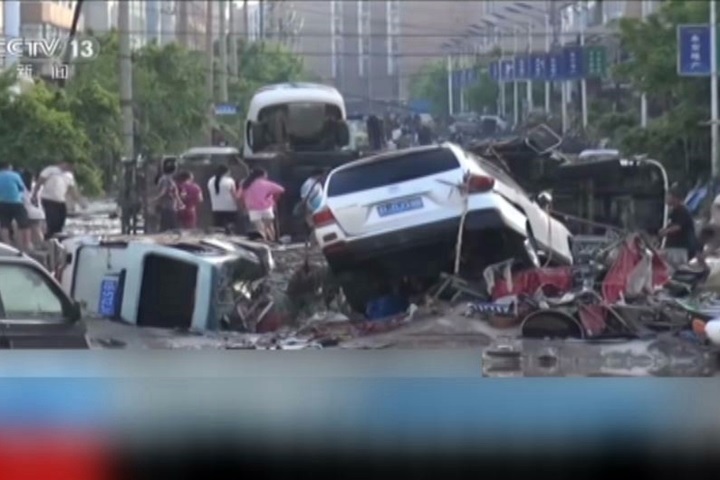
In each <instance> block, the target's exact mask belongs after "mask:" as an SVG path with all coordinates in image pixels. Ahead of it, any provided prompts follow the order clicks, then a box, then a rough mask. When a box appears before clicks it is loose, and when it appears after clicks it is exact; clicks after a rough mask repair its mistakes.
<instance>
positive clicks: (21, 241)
mask: <svg viewBox="0 0 720 480" xmlns="http://www.w3.org/2000/svg"><path fill="white" fill-rule="evenodd" d="M69 200H73V201H75V202H76V203H77V204H79V205H80V206H81V207H85V206H86V202H85V200H84V199H83V198H82V196H81V195H80V192H79V190H78V188H77V183H76V182H75V176H74V175H73V166H72V164H71V163H69V162H61V163H59V164H57V165H51V166H49V167H46V168H45V169H43V170H42V171H41V172H40V174H39V175H37V176H35V174H34V173H33V172H32V171H30V170H27V169H24V170H20V171H16V170H14V169H13V166H12V165H11V164H10V163H8V162H0V241H1V242H2V243H5V244H12V245H15V246H16V247H18V248H19V249H21V250H23V251H30V250H33V249H35V248H37V247H38V246H40V244H42V242H43V241H44V240H47V239H50V238H52V237H54V236H56V235H57V234H59V233H62V231H63V229H64V228H65V222H66V221H67V215H68V201H69Z"/></svg>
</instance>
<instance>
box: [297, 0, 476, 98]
mask: <svg viewBox="0 0 720 480" xmlns="http://www.w3.org/2000/svg"><path fill="white" fill-rule="evenodd" d="M486 3H488V2H480V1H464V2H463V1H443V2H429V1H408V0H402V1H398V0H376V1H362V0H357V1H349V0H345V1H342V0H340V1H329V2H321V1H308V2H295V8H296V11H297V14H298V16H299V17H300V18H301V20H302V22H301V25H302V27H301V28H300V29H299V33H298V48H297V52H298V53H299V54H300V55H302V56H303V57H304V59H305V65H306V66H307V67H308V68H309V69H310V70H311V71H312V72H313V73H315V74H316V75H317V77H318V78H320V79H321V80H322V81H323V82H327V83H332V84H334V85H336V86H337V87H338V88H339V89H340V90H341V91H342V93H343V94H344V95H345V97H346V101H347V102H348V103H349V104H350V105H351V106H353V107H357V109H359V110H363V109H367V107H368V106H369V105H373V108H374V110H377V109H379V108H384V106H386V105H394V104H397V103H398V102H404V101H407V100H408V99H409V83H410V81H411V79H412V77H413V75H414V74H416V73H417V72H418V71H419V70H420V69H421V68H422V67H423V66H424V65H426V64H428V63H430V62H434V61H438V60H441V59H442V58H443V57H444V55H446V52H445V50H444V49H443V46H442V45H443V43H446V42H447V41H448V40H450V39H452V38H454V37H458V36H460V35H461V34H462V32H463V30H465V29H467V28H469V27H470V26H471V25H472V23H474V22H476V21H478V20H479V19H480V18H481V16H482V15H481V8H482V6H483V4H486Z"/></svg>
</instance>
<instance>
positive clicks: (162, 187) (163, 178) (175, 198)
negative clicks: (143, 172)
mask: <svg viewBox="0 0 720 480" xmlns="http://www.w3.org/2000/svg"><path fill="white" fill-rule="evenodd" d="M176 170H177V167H176V165H175V163H174V162H163V166H162V171H161V175H160V176H159V177H158V179H157V187H158V190H159V192H158V195H157V196H156V197H155V198H153V199H152V200H151V201H152V203H154V204H155V212H156V213H157V215H158V217H159V220H160V224H159V231H160V232H167V231H168V230H176V229H177V228H178V226H179V222H178V216H177V212H178V211H179V210H180V209H181V208H182V207H183V204H182V200H181V199H180V193H179V191H178V187H177V185H176V184H175V180H174V178H173V176H174V175H175V172H176ZM46 213H47V212H46Z"/></svg>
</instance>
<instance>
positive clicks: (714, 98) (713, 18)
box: [710, 0, 720, 178]
mask: <svg viewBox="0 0 720 480" xmlns="http://www.w3.org/2000/svg"><path fill="white" fill-rule="evenodd" d="M716 22H717V2H716V0H711V1H710V73H711V75H710V102H711V104H710V111H711V117H712V118H711V119H710V120H711V122H712V123H711V124H710V142H711V157H712V160H711V161H712V176H713V178H717V175H718V171H719V170H720V165H718V140H719V138H718V134H719V133H720V130H719V128H720V125H718V70H717V69H718V64H717V25H716Z"/></svg>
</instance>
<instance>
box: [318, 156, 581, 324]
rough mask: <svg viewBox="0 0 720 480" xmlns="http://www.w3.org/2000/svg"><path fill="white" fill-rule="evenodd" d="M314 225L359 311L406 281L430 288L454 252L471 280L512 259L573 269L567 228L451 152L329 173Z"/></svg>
mask: <svg viewBox="0 0 720 480" xmlns="http://www.w3.org/2000/svg"><path fill="white" fill-rule="evenodd" d="M313 223H314V235H315V239H316V241H317V243H318V244H319V246H320V247H321V249H322V251H323V253H324V255H325V257H326V259H327V261H328V264H329V266H330V268H331V269H332V271H333V273H335V274H336V275H337V277H338V280H339V283H340V284H341V285H342V287H343V291H344V292H345V294H346V296H347V298H348V301H349V303H350V304H351V305H352V307H353V308H354V309H356V310H359V311H363V309H364V308H365V305H366V303H367V301H369V300H370V299H371V298H372V297H373V296H376V295H378V294H380V295H382V294H383V292H381V290H383V289H388V288H392V284H394V283H395V282H397V281H399V280H401V279H403V278H408V277H412V278H414V279H416V280H418V279H419V282H420V283H425V285H427V282H434V281H436V280H437V278H438V275H439V274H440V273H441V272H444V271H452V270H453V261H454V259H455V252H456V251H458V250H460V251H461V252H462V267H463V270H464V271H465V272H466V274H467V275H469V276H480V275H481V272H482V269H483V267H484V266H486V265H489V264H492V263H496V262H498V261H502V260H505V259H507V258H511V257H517V258H518V259H520V260H521V261H524V262H525V263H526V264H528V265H539V264H541V263H542V264H559V265H568V264H572V253H571V247H570V238H571V235H570V232H569V231H568V229H567V228H566V227H565V226H564V225H563V224H562V223H561V222H560V221H558V220H556V219H554V218H552V216H551V215H549V214H548V212H547V211H546V210H545V209H544V208H543V205H541V204H540V203H538V201H535V199H533V198H531V197H530V196H529V195H528V194H527V193H526V192H525V190H524V189H523V188H522V187H521V186H520V185H519V184H518V183H517V182H515V180H514V179H513V178H512V177H511V176H510V175H508V174H507V173H506V172H505V171H504V170H502V169H501V168H498V167H497V166H496V165H494V164H492V163H491V162H489V161H487V160H485V159H484V158H481V157H480V156H478V155H475V154H473V153H470V152H468V151H465V150H463V149H462V148H460V147H459V146H457V145H454V144H451V143H444V144H441V145H434V146H428V147H418V148H411V149H406V150H401V151H396V152H390V153H384V154H380V155H376V156H373V157H369V158H365V159H361V160H357V161H354V162H351V163H349V164H347V165H343V166H340V167H338V168H336V169H334V170H333V171H332V172H331V173H330V174H329V175H328V177H327V179H326V182H325V198H324V204H323V206H322V208H321V209H319V210H318V211H317V212H316V213H315V214H314V215H313ZM460 231H462V235H460V234H459V232H460ZM458 239H460V241H458ZM458 243H459V244H460V245H458ZM458 247H459V248H458ZM473 272H474V273H473Z"/></svg>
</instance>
